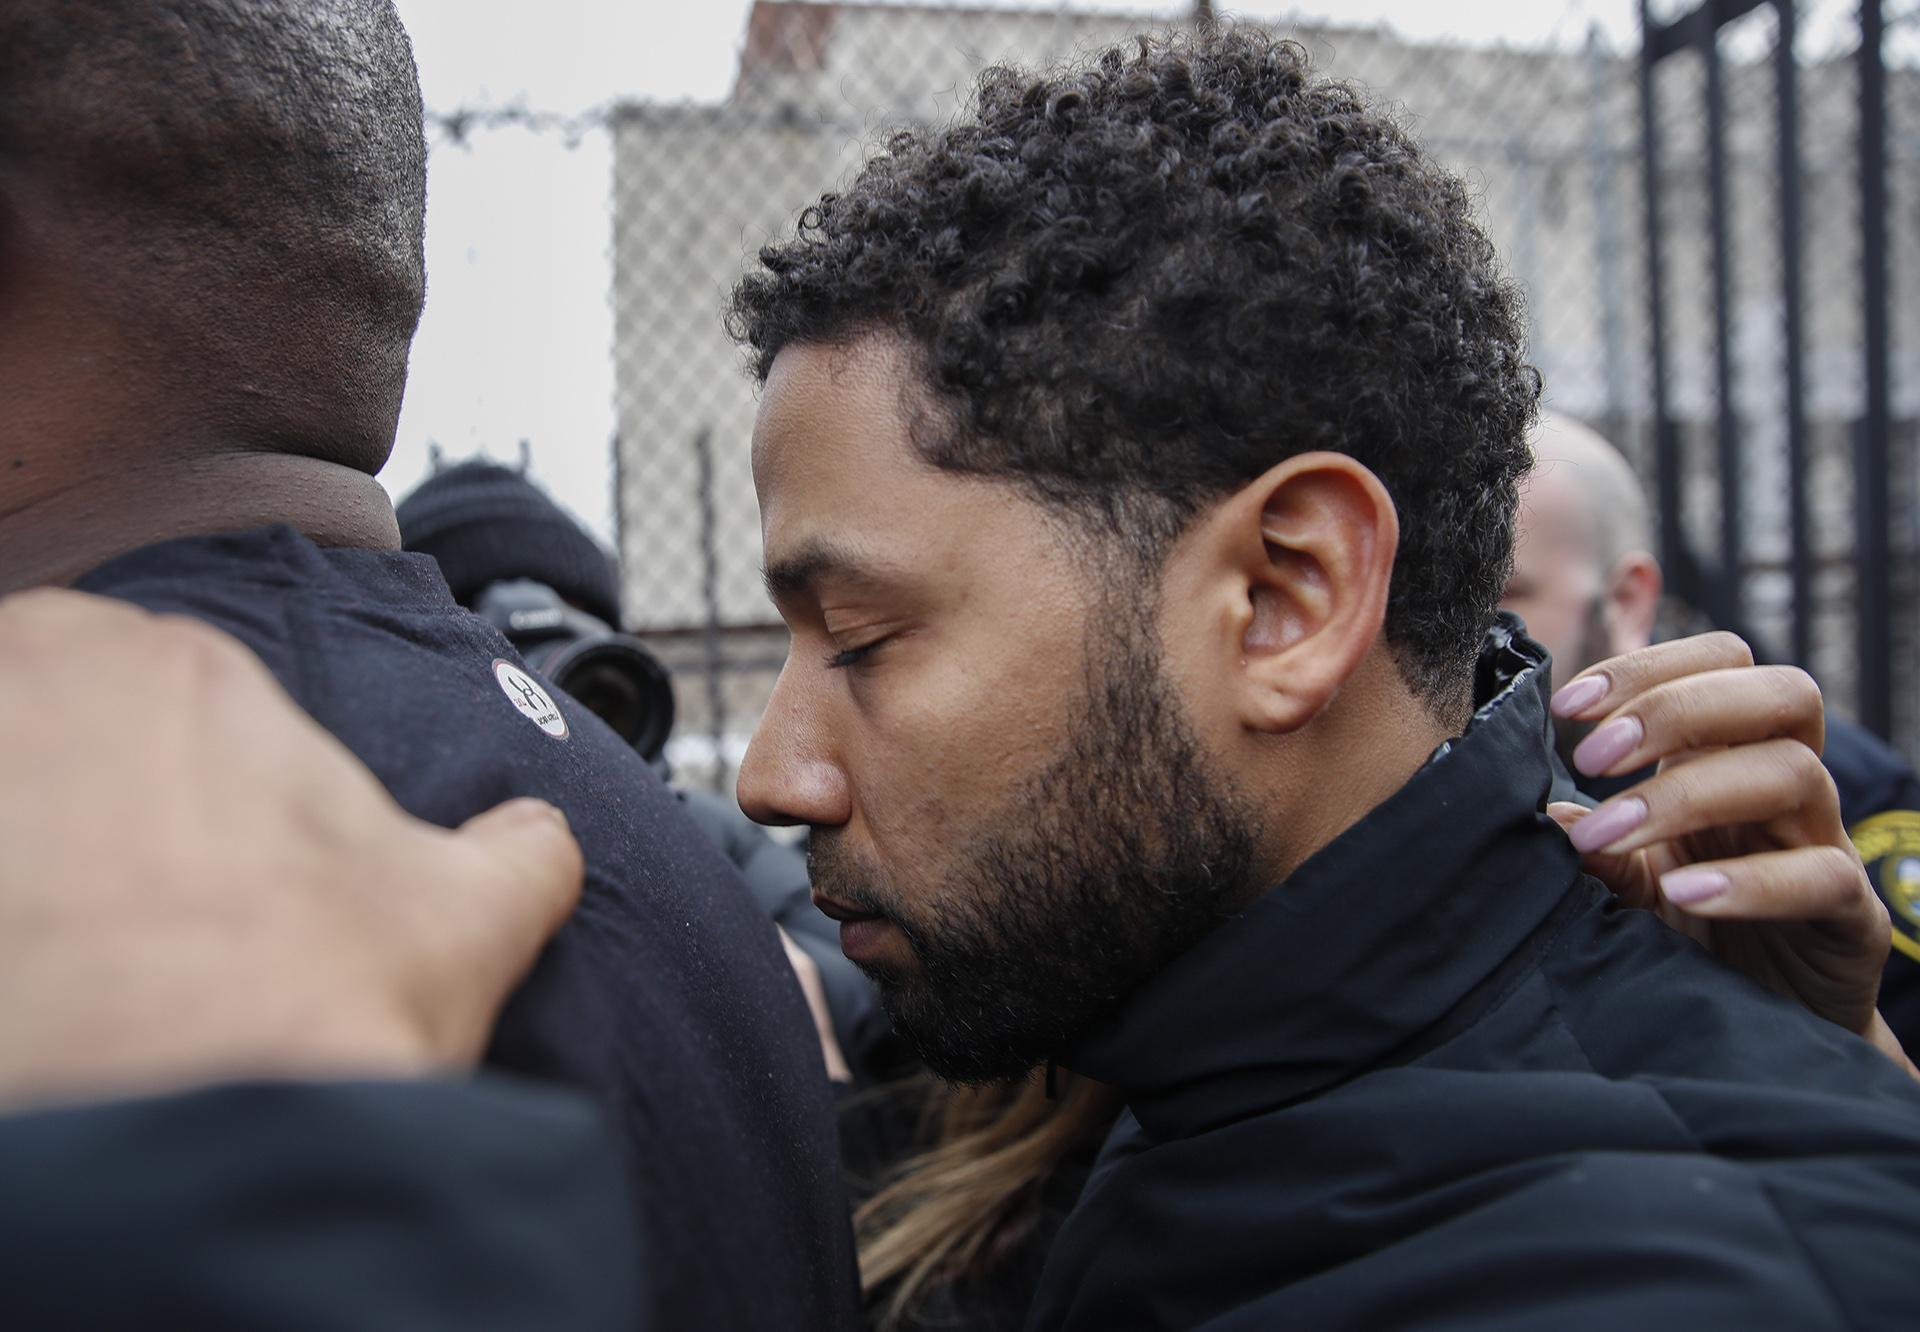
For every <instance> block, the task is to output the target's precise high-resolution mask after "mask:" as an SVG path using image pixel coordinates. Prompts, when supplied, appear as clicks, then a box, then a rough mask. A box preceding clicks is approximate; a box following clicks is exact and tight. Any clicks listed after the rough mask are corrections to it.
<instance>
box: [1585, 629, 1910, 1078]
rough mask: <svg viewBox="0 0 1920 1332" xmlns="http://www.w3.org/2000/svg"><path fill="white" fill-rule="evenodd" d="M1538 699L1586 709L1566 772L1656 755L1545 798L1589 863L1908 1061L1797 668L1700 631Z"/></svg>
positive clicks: (1881, 948) (1811, 694)
mask: <svg viewBox="0 0 1920 1332" xmlns="http://www.w3.org/2000/svg"><path fill="white" fill-rule="evenodd" d="M1553 711H1554V713H1555V715H1556V716H1560V717H1564V718H1573V719H1577V720H1581V721H1591V722H1593V723H1595V725H1594V728H1593V730H1592V731H1591V732H1590V733H1589V734H1588V735H1587V737H1586V739H1584V740H1583V741H1582V742H1581V743H1580V745H1579V747H1578V748H1577V749H1576V750H1575V751H1574V766H1575V768H1576V769H1577V770H1578V772H1579V773H1581V774H1584V775H1586V776H1588V777H1610V776H1616V775H1619V774H1622V773H1630V772H1634V771H1637V770H1638V769H1640V768H1643V767H1646V766H1648V765H1649V764H1654V763H1658V765H1659V767H1658V771H1657V773H1656V774H1655V775H1654V776H1652V777H1649V778H1648V779H1646V780H1645V781H1643V782H1640V783H1639V784H1637V785H1635V786H1634V787H1632V788H1630V789H1629V790H1627V791H1624V792H1622V793H1621V794H1619V795H1617V796H1615V797H1613V798H1612V799H1611V800H1608V801H1606V802H1605V803H1604V804H1602V805H1600V806H1599V807H1598V808H1597V809H1594V810H1591V811H1589V810H1585V809H1582V808H1581V807H1579V806H1577V805H1570V804H1568V805H1555V806H1553V807H1551V808H1550V809H1549V810H1548V813H1549V814H1550V815H1552V816H1553V817H1554V818H1555V819H1556V820H1557V821H1559V822H1560V824H1561V825H1562V826H1563V827H1565V828H1567V830H1568V836H1569V838H1570V839H1571V840H1572V842H1573V844H1574V846H1575V847H1577V848H1578V849H1579V850H1580V851H1581V853H1582V855H1583V856H1584V859H1585V864H1586V868H1587V870H1588V872H1589V873H1591V874H1593V875H1595V876H1596V877H1597V878H1599V879H1601V880H1602V881H1604V882H1605V883H1606V884H1607V885H1608V886H1609V887H1611V888H1612V889H1613V891H1614V892H1615V893H1616V894H1617V895H1618V896H1619V897H1620V898H1621V899H1622V900H1623V901H1625V902H1627V903H1628V904H1629V905H1632V906H1639V907H1645V908H1647V909H1649V910H1652V911H1655V912H1657V913H1659V915H1660V916H1661V918H1662V919H1664V920H1665V921H1666V922H1667V923H1668V924H1669V925H1671V926H1673V927H1674V928H1675V929H1677V930H1680V931H1682V932H1683V933H1685V934H1687V935H1689V936H1691V937H1692V938H1694V939H1697V940H1699V941H1700V942H1701V943H1703V944H1705V945H1706V946H1707V947H1708V948H1710V949H1712V950H1713V951H1714V952H1715V953H1716V954H1718V955H1719V956H1720V957H1721V958H1722V959H1723V960H1724V961H1726V962H1728V963H1730V964H1731V965H1733V966H1735V967H1737V968H1739V969H1740V970H1741V971H1744V972H1745V973H1747V974H1748V975H1749V976H1751V977H1753V978H1754V979H1756V980H1758V981H1760V982H1761V983H1762V984H1765V985H1767V986H1769V987H1771V988H1773V989H1775V990H1777V991H1779V992H1781V993H1783V994H1786V995H1789V996H1791V997H1793V998H1795V999H1797V1000H1799V1001H1800V1002H1801V1003H1803V1004H1805V1005H1806V1006H1807V1007H1808V1008H1810V1009H1812V1010H1813V1011H1814V1012H1816V1013H1818V1014H1820V1015H1821V1016H1822V1017H1825V1018H1827V1019H1829V1020H1831V1021H1833V1022H1836V1023H1838V1024H1839V1025H1841V1026H1843V1027H1845V1028H1847V1029H1848V1030H1849V1031H1854V1032H1858V1033H1860V1034H1861V1035H1864V1036H1866V1037H1867V1038H1868V1039H1870V1040H1873V1041H1874V1042H1875V1044H1876V1045H1879V1046H1880V1047H1881V1048H1882V1049H1883V1050H1885V1051H1886V1053H1887V1054H1888V1055H1889V1057H1892V1058H1894V1059H1895V1060H1896V1061H1897V1062H1899V1063H1900V1064H1901V1065H1902V1066H1903V1067H1906V1068H1908V1069H1909V1070H1911V1069H1912V1065H1911V1064H1910V1063H1909V1062H1908V1061H1907V1059H1906V1057H1905V1055H1904V1054H1903V1053H1902V1052H1901V1051H1900V1047H1899V1044H1898V1042H1897V1041H1895V1040H1894V1038H1893V1036H1892V1034H1891V1032H1890V1031H1888V1030H1887V1027H1886V1024H1885V1022H1883V1021H1882V1020H1881V1018H1880V1015H1879V1012H1878V1011H1877V1009H1876V1007H1875V1004H1876V1001H1877V998H1878V995H1879V990H1880V972H1881V969H1882V967H1884V966H1885V964H1886V958H1887V948H1888V940H1889V927H1888V923H1887V912H1886V908H1885V906H1884V905H1882V903H1881V901H1880V899H1879V897H1878V896H1877V895H1876V894H1875V893H1874V891H1873V886H1872V884H1870V883H1869V882H1868V880H1867V876H1866V871H1865V870H1864V869H1863V868H1862V866H1861V864H1860V857H1859V856H1858V855H1857V854H1856V853H1855V851H1854V849H1853V843H1852V842H1851V841H1850V840H1849V839H1848V837H1847V830H1846V827H1845V825H1844V824H1843V823H1842V822H1841V819H1840V798H1839V795H1838V794H1837V793H1836V791H1835V790H1834V785H1833V779H1832V778H1831V777H1829V776H1828V775H1827V771H1826V769H1825V768H1824V767H1823V766H1822V765H1821V763H1820V749H1821V745H1822V743H1823V740H1824V736H1825V712H1824V708H1823V704H1822V700H1821V697H1820V689H1819V686H1818V685H1816V684H1815V683H1814V682H1813V679H1812V677H1811V676H1809V675H1808V674H1807V673H1806V672H1805V671H1802V670H1798V669H1796V668H1794V667H1790V666H1755V665H1754V664H1753V654H1752V652H1751V651H1750V650H1749V649H1748V647H1747V645H1746V644H1745V643H1744V642H1742V641H1741V640H1740V639H1739V638H1737V637H1735V636H1734V635H1732V634H1725V633H1713V634H1702V635H1699V636H1697V637H1694V638H1685V639H1680V640H1678V641H1676V642H1671V643H1659V644H1655V645H1654V646H1652V647H1648V648H1643V649H1641V650H1640V651H1638V652H1632V653H1628V654H1627V655H1625V656H1621V657H1615V658H1613V659H1611V660H1609V661H1604V662H1601V663H1599V664H1598V665H1596V666H1593V667H1591V668H1590V669H1588V670H1586V671H1583V672H1582V673H1581V674H1579V675H1578V676H1575V677H1574V678H1573V679H1572V680H1569V681H1568V682H1567V683H1566V684H1565V685H1564V686H1562V687H1561V689H1560V690H1559V691H1558V692H1557V693H1556V694H1555V695H1554V697H1553Z"/></svg>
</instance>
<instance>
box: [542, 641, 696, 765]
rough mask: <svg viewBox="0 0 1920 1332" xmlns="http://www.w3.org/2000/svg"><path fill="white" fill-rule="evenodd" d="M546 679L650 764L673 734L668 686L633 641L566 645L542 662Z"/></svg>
mask: <svg viewBox="0 0 1920 1332" xmlns="http://www.w3.org/2000/svg"><path fill="white" fill-rule="evenodd" d="M541 668H542V669H544V670H545V672H546V675H547V678H548V679H550V680H552V681H553V683H554V684H555V685H556V686H557V687H559V688H561V689H564V690H566V692H567V693H569V694H571V695H572V696H573V697H574V698H575V699H576V700H578V701H579V703H580V705H581V706H582V707H584V708H586V709H587V710H588V711H589V712H591V713H593V714H594V715H595V716H596V717H598V718H600V720H601V721H603V722H605V723H606V724H607V725H608V726H609V727H611V728H612V730H613V733H614V734H615V735H617V736H619V737H620V738H621V739H622V740H625V741H626V742H627V743H628V744H630V745H632V746H633V747H634V749H635V750H637V751H638V752H639V754H640V756H641V757H642V758H644V759H646V760H648V761H649V762H651V761H652V760H654V759H656V758H658V757H659V756H660V751H661V750H662V749H664V748H665V747H666V743H667V736H668V735H669V734H670V733H671V732H672V731H673V685H672V683H671V682H670V681H669V680H668V678H667V672H666V668H665V667H663V666H661V664H660V663H659V661H658V660H656V659H655V657H654V655H653V654H652V653H651V652H649V651H647V649H646V648H645V647H643V646H641V645H640V643H639V642H637V641H636V640H634V639H632V638H629V637H627V636H626V635H625V634H609V635H605V636H602V637H597V638H589V639H581V640H576V641H575V642H572V643H568V644H567V645H566V646H564V647H562V648H560V649H559V650H558V651H556V652H554V653H553V654H552V655H551V656H550V657H548V658H547V659H546V660H545V661H544V662H542V663H541Z"/></svg>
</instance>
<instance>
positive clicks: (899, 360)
mask: <svg viewBox="0 0 1920 1332" xmlns="http://www.w3.org/2000/svg"><path fill="white" fill-rule="evenodd" d="M906 361H907V358H906V355H905V352H904V350H902V349H901V348H900V347H899V345H898V343H897V340H896V339H894V338H891V337H887V336H884V335H879V334H872V335H867V336H863V337H859V338H855V339H851V340H846V341H837V342H805V343H794V344H791V345H789V346H787V347H785V348H783V349H782V350H781V352H780V354H779V355H778V356H776V357H775V358H774V361H773V365H772V367H771V368H770V369H769V371H768V373H767V380H766V383H765V385H763V386H762V388H761V392H760V410H759V412H758V414H757V415H756V416H755V418H754V427H753V467H754V476H755V478H756V479H759V478H761V477H762V475H763V473H764V474H765V475H766V476H767V478H768V479H775V480H777V479H780V478H781V477H783V475H784V474H785V473H786V472H787V471H788V470H789V469H791V468H794V467H796V466H800V465H802V464H804V463H806V462H807V460H809V459H811V460H813V462H814V464H815V465H816V466H817V465H819V464H820V463H821V462H827V461H837V460H838V455H845V454H848V453H854V452H857V453H859V454H861V455H863V456H862V457H861V458H860V460H859V461H860V463H861V465H863V466H867V467H872V466H874V465H877V464H883V463H884V462H886V461H888V460H889V458H890V456H891V455H893V454H895V453H898V454H899V455H900V460H901V461H906V458H905V455H906V453H907V451H908V450H907V430H908V425H909V422H908V419H907V411H906V401H907V398H906V394H907V391H908V387H909V386H908V381H907V380H906V378H905V375H906V372H907V364H906ZM824 455H835V457H833V458H827V457H825V456H824Z"/></svg>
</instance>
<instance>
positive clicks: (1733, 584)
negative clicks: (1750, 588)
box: [1695, 24, 1746, 625]
mask: <svg viewBox="0 0 1920 1332" xmlns="http://www.w3.org/2000/svg"><path fill="white" fill-rule="evenodd" d="M1695 40H1696V42H1697V43H1698V46H1699V50H1700V57H1701V59H1702V60H1703V61H1704V62H1705V64H1706V71H1707V227H1708V231H1709V234H1710V236H1711V238H1712V245H1713V285H1712V288H1711V299H1712V301H1713V389H1714V404H1715V408H1716V410H1715V412H1714V420H1713V433H1714V459H1715V462H1716V463H1717V464H1718V468H1717V470H1718V472H1719V476H1720V577H1719V578H1718V579H1716V580H1715V582H1714V585H1713V588H1714V593H1715V595H1714V596H1713V598H1712V601H1713V604H1712V605H1710V606H1709V607H1708V609H1709V611H1710V612H1711V613H1712V615H1713V617H1714V618H1715V619H1716V620H1718V621H1719V622H1720V623H1721V624H1727V625H1732V624H1740V623H1742V622H1743V621H1744V620H1745V618H1746V617H1745V616H1744V614H1742V609H1743V608H1742V605H1741V602H1742V598H1741V595H1740V591H1741V588H1740V577H1739V570H1740V560H1741V556H1742V555H1743V554H1744V553H1745V551H1746V542H1745V541H1744V540H1743V539H1742V538H1743V536H1744V533H1743V532H1742V530H1741V529H1742V527H1743V523H1742V517H1743V514H1742V510H1743V508H1744V505H1743V504H1742V499H1743V495H1742V487H1741V484H1740V458H1741V453H1740V423H1739V421H1738V419H1737V418H1736V417H1735V415H1734V410H1733V401H1734V400H1733V236H1732V228H1731V226H1730V225H1729V221H1728V217H1727V212H1728V204H1727V86H1726V77H1725V73H1724V70H1723V68H1722V66H1721V62H1720V29H1719V28H1718V27H1713V26H1709V25H1706V24H1697V25H1696V26H1695Z"/></svg>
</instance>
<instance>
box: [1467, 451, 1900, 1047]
mask: <svg viewBox="0 0 1920 1332" xmlns="http://www.w3.org/2000/svg"><path fill="white" fill-rule="evenodd" d="M1533 449H1534V456H1535V459H1536V466H1535V468H1534V471H1533V474H1532V476H1531V477H1530V478H1529V480H1528V481H1527V482H1526V484H1525V486H1524V487H1523V489H1522V491H1521V498H1520V514H1519V524H1518V528H1517V531H1516V540H1515V543H1514V546H1515V549H1514V568H1513V576H1512V578H1511V579H1510V580H1509V581H1508V583H1507V591H1506V596H1505V597H1504V598H1503V601H1502V604H1503V605H1504V606H1505V607H1506V608H1507V609H1509V610H1511V611H1513V612H1515V613H1516V614H1518V615H1519V616H1520V617H1521V618H1522V619H1524V620H1525V621H1526V622H1527V629H1528V631H1529V632H1531V633H1532V635H1533V636H1534V637H1535V638H1537V639H1538V640H1539V641H1540V642H1541V643H1542V644H1544V645H1545V646H1546V648H1547V650H1548V651H1549V652H1551V653H1552V654H1553V673H1554V677H1555V678H1556V679H1558V680H1570V679H1572V678H1573V677H1574V676H1575V675H1577V674H1579V673H1580V672H1581V671H1583V670H1586V669H1587V668H1588V667H1589V666H1592V665H1593V664H1594V663H1595V662H1599V661H1603V660H1605V659H1606V658H1608V657H1612V656H1617V655H1618V654H1620V653H1623V652H1631V651H1633V650H1634V649H1635V648H1640V647H1645V646H1646V645H1647V644H1648V643H1650V642H1652V641H1653V639H1654V629H1655V621H1656V619H1657V616H1658V613H1659V609H1660V603H1661V597H1662V596H1663V594H1664V592H1665V578H1664V576H1663V575H1662V572H1661V569H1660V562H1659V560H1658V559H1656V558H1655V557H1654V555H1653V553H1652V552H1653V546H1654V537H1653V518H1652V514H1651V511H1650V509H1649V506H1648V504H1647V497H1646V493H1645V491H1643V490H1642V489H1641V485H1640V479H1639V477H1638V476H1636V475H1635V474H1634V471H1633V468H1632V466H1631V465H1630V464H1629V463H1628V462H1627V460H1626V458H1625V457H1623V456H1622V455H1621V453H1620V451H1619V450H1618V449H1616V448H1615V447H1614V446H1613V445H1612V444H1611V443H1609V442H1608V441H1607V440H1606V439H1605V438H1603V437H1602V436H1601V435H1600V434H1598V433H1597V432H1595V431H1594V430H1592V429H1590V428H1589V427H1587V426H1585V425H1582V424H1581V423H1580V422H1578V421H1575V420H1572V419H1570V418H1568V417H1564V416H1553V415H1550V414H1548V415H1543V416H1542V417H1541V419H1540V424H1539V425H1538V426H1537V427H1536V428H1535V430H1534V433H1533ZM1555 727H1556V738H1557V743H1558V747H1559V750H1560V753H1561V757H1562V758H1563V759H1564V760H1565V761H1566V763H1567V766H1568V768H1569V769H1571V770H1575V771H1577V769H1575V768H1574V764H1573V753H1574V750H1575V749H1576V748H1578V747H1579V746H1580V745H1581V744H1582V742H1583V741H1585V740H1586V736H1587V728H1586V727H1584V726H1581V725H1579V724H1577V723H1571V722H1567V721H1564V720H1561V719H1559V718H1556V719H1555ZM1594 743H1595V744H1600V743H1603V742H1601V741H1598V740H1596V741H1595V742H1594ZM1823 758H1824V760H1825V762H1826V765H1827V771H1828V772H1829V773H1831V774H1832V776H1833V781H1834V785H1835V786H1836V787H1838V788H1839V791H1840V810H1841V816H1842V817H1843V818H1844V819H1845V820H1846V824H1847V828H1848V829H1849V831H1850V832H1851V834H1852V836H1853V840H1854V844H1855V846H1856V847H1857V848H1858V849H1859V852H1860V858H1861V860H1863V861H1864V862H1865V863H1866V866H1867V871H1868V876H1869V877H1870V878H1871V879H1872V881H1873V886H1874V889H1875V891H1877V892H1878V893H1879V894H1880V896H1881V897H1882V898H1883V899H1884V900H1885V902H1886V905H1887V912H1888V914H1889V916H1891V917H1892V920H1893V943H1894V948H1893V952H1892V953H1891V955H1890V956H1889V957H1888V959H1887V971H1886V976H1885V979H1884V980H1883V982H1882V988H1881V993H1880V1009H1881V1013H1882V1014H1883V1015H1884V1016H1885V1018H1886V1020H1887V1023H1888V1025H1889V1026H1891V1027H1892V1028H1893V1031H1894V1033H1895V1034H1896V1035H1897V1036H1898V1037H1899V1038H1900V1040H1901V1042H1902V1043H1903V1044H1905V1045H1906V1046H1907V1048H1908V1049H1910V1050H1911V1049H1914V1048H1915V1047H1916V1043H1920V779H1916V777H1915V775H1914V771H1913V767H1912V765H1911V764H1909V763H1908V762H1907V760H1906V759H1905V758H1904V757H1902V756H1901V755H1900V754H1899V753H1897V752H1896V751H1895V750H1893V749H1892V748H1891V747H1889V746H1888V745H1887V744H1885V743H1884V742H1883V741H1881V740H1879V739H1878V738H1877V737H1875V736H1874V735H1873V734H1871V733H1870V732H1868V731H1867V730H1865V729H1864V728H1862V727H1860V726H1857V725H1855V724H1854V723H1852V722H1849V721H1847V720H1846V719H1845V718H1842V717H1837V716H1834V715H1833V714H1831V713H1829V714H1828V716H1827V744H1826V751H1825V754H1824V755H1823ZM1644 776H1646V774H1645V773H1644V772H1639V773H1631V774H1628V775H1625V776H1621V777H1616V778H1612V779H1601V780H1598V781H1595V780H1592V779H1583V780H1582V789H1584V790H1586V791H1587V792H1588V793H1589V794H1591V795H1595V796H1599V797H1601V798H1606V797H1608V796H1612V795H1615V794H1617V793H1618V792H1620V791H1624V790H1625V789H1626V788H1627V787H1628V786H1631V785H1632V784H1633V783H1634V782H1636V781H1639V780H1640V779H1641V778H1643V777H1644Z"/></svg>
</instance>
